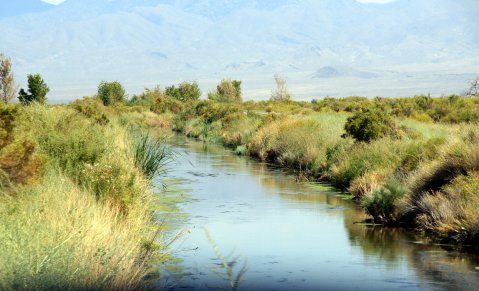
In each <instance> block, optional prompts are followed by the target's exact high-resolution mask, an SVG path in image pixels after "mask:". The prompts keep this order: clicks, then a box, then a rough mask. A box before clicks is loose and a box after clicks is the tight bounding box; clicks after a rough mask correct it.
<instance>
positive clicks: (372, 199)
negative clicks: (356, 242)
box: [362, 180, 406, 224]
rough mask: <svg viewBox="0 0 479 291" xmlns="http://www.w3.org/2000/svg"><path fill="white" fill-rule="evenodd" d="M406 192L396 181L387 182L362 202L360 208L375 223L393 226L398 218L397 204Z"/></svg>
mask: <svg viewBox="0 0 479 291" xmlns="http://www.w3.org/2000/svg"><path fill="white" fill-rule="evenodd" d="M405 194H406V190H405V189H404V188H403V187H402V186H401V184H400V183H399V182H398V181H396V180H389V181H388V182H387V183H386V184H385V185H384V186H383V187H381V188H380V189H379V190H376V191H374V192H373V193H372V195H370V196H366V197H365V198H364V199H363V201H362V206H363V207H364V208H365V209H366V211H367V212H368V214H369V215H371V216H372V217H373V218H374V222H375V223H384V224H393V223H395V222H396V220H397V218H398V210H397V203H398V201H399V199H401V198H403V197H404V195H405Z"/></svg>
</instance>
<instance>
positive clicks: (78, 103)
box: [70, 97, 110, 125]
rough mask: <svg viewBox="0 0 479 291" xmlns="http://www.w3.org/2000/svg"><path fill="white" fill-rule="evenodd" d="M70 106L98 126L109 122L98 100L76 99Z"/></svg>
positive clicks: (89, 98) (103, 107) (88, 98)
mask: <svg viewBox="0 0 479 291" xmlns="http://www.w3.org/2000/svg"><path fill="white" fill-rule="evenodd" d="M70 106H71V107H72V108H73V109H75V110H76V111H78V112H79V113H81V114H83V115H85V116H86V117H88V118H91V119H92V120H94V121H95V122H96V123H98V124H100V125H106V124H107V123H108V122H110V120H109V119H108V117H107V115H106V108H105V106H104V105H103V103H102V102H101V100H100V99H98V98H91V97H85V98H83V99H77V100H75V101H73V102H72V103H71V104H70Z"/></svg>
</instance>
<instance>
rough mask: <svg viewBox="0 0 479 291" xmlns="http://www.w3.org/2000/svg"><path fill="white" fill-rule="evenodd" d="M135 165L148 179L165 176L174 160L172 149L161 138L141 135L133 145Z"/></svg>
mask: <svg viewBox="0 0 479 291" xmlns="http://www.w3.org/2000/svg"><path fill="white" fill-rule="evenodd" d="M133 148H134V159H135V165H136V166H137V167H138V168H139V169H140V170H141V172H142V173H143V175H145V177H147V178H148V179H150V180H151V179H153V177H154V176H156V175H164V174H166V171H167V169H168V167H167V166H168V164H170V163H171V162H172V161H173V159H174V154H173V152H172V151H171V149H170V148H169V147H168V146H166V144H165V141H164V140H162V139H160V138H156V139H155V138H152V137H151V136H150V135H149V134H148V133H146V134H141V135H140V136H139V137H138V138H137V140H136V141H135V142H134V144H133Z"/></svg>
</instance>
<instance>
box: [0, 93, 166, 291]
mask: <svg viewBox="0 0 479 291" xmlns="http://www.w3.org/2000/svg"><path fill="white" fill-rule="evenodd" d="M100 105H101V104H98V103H96V101H94V100H88V99H87V100H84V101H79V102H76V103H74V104H73V105H70V106H42V105H30V106H20V105H1V104H0V122H1V124H2V127H1V130H0V241H1V242H2V247H1V248H0V289H2V290H13V289H15V290H18V289H20V290H51V289H54V290H83V289H85V290H131V289H147V288H148V282H146V281H145V278H146V277H147V275H149V274H150V273H151V267H150V260H151V259H153V257H154V258H155V261H157V262H161V261H162V260H163V259H164V258H165V256H166V250H165V249H164V248H163V247H162V246H161V244H158V243H157V242H156V240H155V238H154V234H155V233H156V230H157V226H155V224H154V222H153V221H152V207H153V204H152V201H153V193H152V191H151V185H150V183H151V182H150V181H149V179H148V178H147V177H149V176H150V177H151V175H150V174H151V173H148V172H147V171H148V170H147V168H148V167H151V165H149V166H145V165H144V164H143V162H142V161H141V159H139V158H138V156H141V155H142V154H141V153H138V144H141V142H139V143H136V144H135V142H133V141H134V140H135V139H134V137H133V136H131V133H130V132H129V131H127V130H126V129H125V126H124V125H125V124H126V122H127V116H126V115H123V117H121V112H113V111H112V110H113V109H106V108H102V107H100ZM120 111H121V110H120ZM143 156H144V155H143ZM135 157H137V158H136V159H135Z"/></svg>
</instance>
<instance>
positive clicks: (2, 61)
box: [0, 54, 17, 103]
mask: <svg viewBox="0 0 479 291" xmlns="http://www.w3.org/2000/svg"><path fill="white" fill-rule="evenodd" d="M16 91H17V87H16V84H15V79H14V77H13V72H12V60H11V59H10V58H7V57H6V56H4V55H3V54H0V97H1V100H2V102H3V103H8V102H9V101H10V100H12V99H13V98H14V97H15V92H16Z"/></svg>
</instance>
